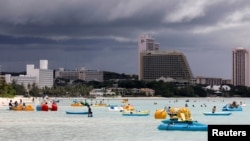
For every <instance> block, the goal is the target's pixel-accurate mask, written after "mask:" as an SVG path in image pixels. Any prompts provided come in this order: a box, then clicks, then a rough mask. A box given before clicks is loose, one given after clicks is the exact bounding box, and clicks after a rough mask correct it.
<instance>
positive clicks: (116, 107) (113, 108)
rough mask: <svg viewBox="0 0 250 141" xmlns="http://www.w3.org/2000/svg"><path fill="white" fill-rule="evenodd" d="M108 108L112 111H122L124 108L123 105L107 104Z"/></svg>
mask: <svg viewBox="0 0 250 141" xmlns="http://www.w3.org/2000/svg"><path fill="white" fill-rule="evenodd" d="M108 110H109V111H114V112H122V111H123V110H124V109H123V107H120V106H114V105H111V106H108Z"/></svg>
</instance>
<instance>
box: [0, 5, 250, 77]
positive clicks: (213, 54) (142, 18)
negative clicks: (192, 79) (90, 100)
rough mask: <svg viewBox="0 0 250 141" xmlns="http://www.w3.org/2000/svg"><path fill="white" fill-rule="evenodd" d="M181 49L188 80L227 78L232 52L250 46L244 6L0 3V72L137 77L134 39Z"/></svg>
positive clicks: (248, 11)
mask: <svg viewBox="0 0 250 141" xmlns="http://www.w3.org/2000/svg"><path fill="white" fill-rule="evenodd" d="M145 33H146V34H151V36H152V37H153V38H154V39H155V40H156V41H157V42H158V43H160V46H161V47H160V50H176V51H181V52H183V53H184V54H185V56H186V57H187V60H188V62H189V65H190V67H191V70H192V72H193V75H194V76H205V77H220V78H224V79H231V75H232V70H231V68H232V49H233V48H236V47H243V48H248V47H249V46H250V38H249V37H250V36H249V35H250V1H249V0H40V1H38V0H0V65H1V71H12V72H20V71H25V70H26V64H35V67H36V68H39V60H44V59H45V60H48V64H49V69H57V68H66V69H74V68H80V67H85V68H86V69H89V70H97V69H100V70H103V71H112V72H117V73H125V74H138V43H137V40H138V37H139V35H141V34H145Z"/></svg>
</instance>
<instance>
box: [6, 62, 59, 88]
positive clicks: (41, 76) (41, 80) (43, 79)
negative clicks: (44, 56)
mask: <svg viewBox="0 0 250 141" xmlns="http://www.w3.org/2000/svg"><path fill="white" fill-rule="evenodd" d="M5 80H6V82H7V83H12V81H16V83H17V84H20V85H24V87H25V88H26V89H27V88H28V85H30V86H32V85H33V84H35V85H36V86H38V88H45V87H48V88H51V87H52V86H53V82H54V81H53V70H49V69H48V60H40V68H35V65H33V64H28V65H26V75H19V76H11V75H9V74H5Z"/></svg>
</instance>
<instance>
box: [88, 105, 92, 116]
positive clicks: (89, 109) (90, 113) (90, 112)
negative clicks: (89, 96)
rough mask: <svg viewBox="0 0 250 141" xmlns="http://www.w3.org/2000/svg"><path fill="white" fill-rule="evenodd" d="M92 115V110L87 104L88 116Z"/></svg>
mask: <svg viewBox="0 0 250 141" xmlns="http://www.w3.org/2000/svg"><path fill="white" fill-rule="evenodd" d="M92 116H93V113H92V110H91V108H90V106H89V105H88V117H92Z"/></svg>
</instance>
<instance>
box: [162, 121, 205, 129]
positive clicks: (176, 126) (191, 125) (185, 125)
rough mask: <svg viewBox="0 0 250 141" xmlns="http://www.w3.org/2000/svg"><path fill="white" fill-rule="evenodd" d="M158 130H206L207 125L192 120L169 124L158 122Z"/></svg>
mask: <svg viewBox="0 0 250 141" xmlns="http://www.w3.org/2000/svg"><path fill="white" fill-rule="evenodd" d="M157 128H158V129H159V130H181V131H207V130H208V125H206V124H202V123H199V122H197V123H194V122H177V123H175V122H173V123H169V124H165V123H163V124H160V125H159V126H158V127H157Z"/></svg>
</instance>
